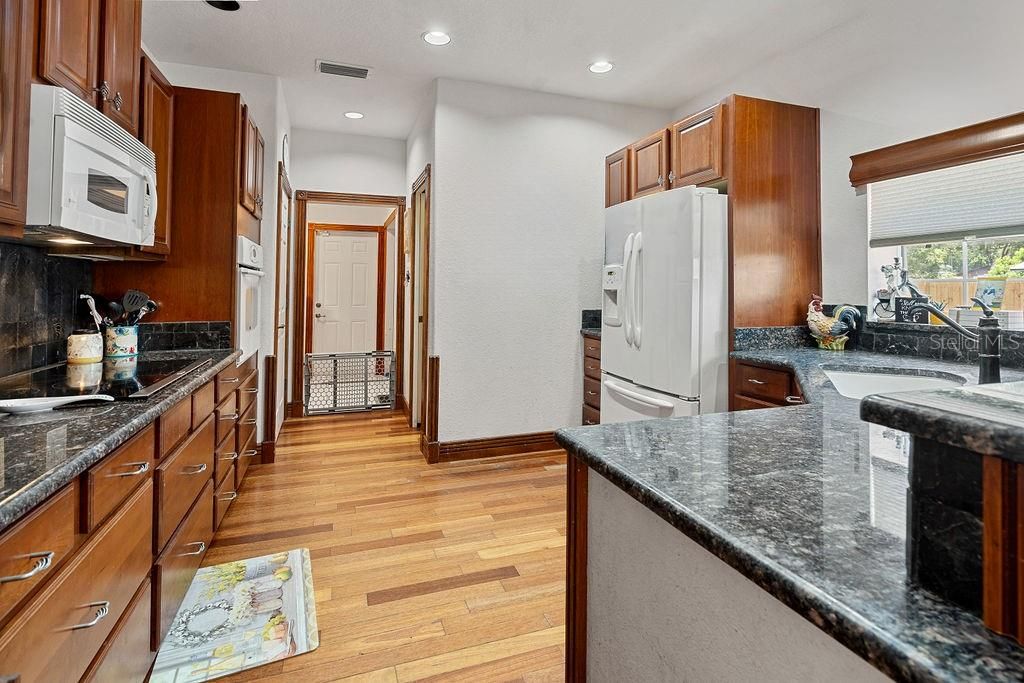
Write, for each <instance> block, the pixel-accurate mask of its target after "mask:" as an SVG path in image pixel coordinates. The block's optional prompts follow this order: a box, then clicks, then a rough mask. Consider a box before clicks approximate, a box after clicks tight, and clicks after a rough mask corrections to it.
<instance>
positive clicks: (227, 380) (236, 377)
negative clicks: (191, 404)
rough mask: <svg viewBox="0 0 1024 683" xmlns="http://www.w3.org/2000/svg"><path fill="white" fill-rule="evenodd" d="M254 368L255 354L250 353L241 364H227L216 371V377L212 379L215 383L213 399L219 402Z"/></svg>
mask: <svg viewBox="0 0 1024 683" xmlns="http://www.w3.org/2000/svg"><path fill="white" fill-rule="evenodd" d="M255 370H256V356H255V355H252V356H250V357H249V358H248V359H247V360H245V361H243V362H242V364H241V365H229V366H228V367H226V368H224V369H223V370H221V371H220V372H218V373H217V379H216V380H214V382H215V385H216V391H215V393H214V400H216V401H217V403H220V402H221V401H223V400H224V399H225V398H227V396H228V394H230V393H231V392H233V391H234V390H235V389H237V388H238V385H239V384H241V383H242V380H243V379H245V378H246V377H248V376H249V375H250V374H252V372H253V371H255Z"/></svg>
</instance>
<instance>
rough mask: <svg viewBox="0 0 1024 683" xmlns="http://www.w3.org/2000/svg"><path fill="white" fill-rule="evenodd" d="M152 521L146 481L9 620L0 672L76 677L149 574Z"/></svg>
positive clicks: (26, 682) (1, 639)
mask: <svg viewBox="0 0 1024 683" xmlns="http://www.w3.org/2000/svg"><path fill="white" fill-rule="evenodd" d="M152 525H153V486H152V484H151V483H150V482H146V483H145V484H144V485H142V486H141V487H139V490H138V491H136V492H135V493H134V494H133V495H132V496H131V497H130V498H129V499H128V500H127V501H126V502H125V504H124V506H123V507H122V508H121V509H120V510H119V511H118V512H117V513H116V514H115V515H114V516H113V517H112V518H111V519H110V520H108V521H107V522H105V523H104V524H103V526H102V527H101V528H100V529H99V530H98V531H97V532H96V533H95V534H93V535H92V536H91V537H90V538H89V540H88V541H87V542H86V544H85V546H84V547H83V548H82V549H81V551H80V552H78V553H77V554H76V555H75V556H74V557H73V558H72V559H71V560H70V561H69V562H68V563H67V565H66V566H64V567H63V568H62V570H61V571H60V572H59V574H58V575H57V576H55V577H54V578H53V579H52V580H51V581H50V582H49V583H48V584H47V585H46V586H45V587H44V588H43V590H42V591H40V593H39V594H38V595H36V596H35V597H34V598H33V600H32V601H31V602H30V603H29V604H28V606H27V607H26V608H25V609H24V610H22V611H21V612H20V613H19V614H18V615H17V616H16V617H15V618H14V619H13V620H12V621H11V623H10V624H9V625H8V627H7V629H5V631H4V632H3V635H2V636H0V674H3V675H11V676H20V680H21V683H33V682H34V681H77V680H78V679H79V678H80V677H81V676H82V674H83V673H85V670H86V669H87V668H88V666H89V663H90V662H92V660H93V658H94V657H95V656H96V653H97V652H99V650H100V648H101V647H102V646H103V644H104V641H106V639H107V637H108V636H109V635H110V633H111V632H112V631H113V629H114V624H115V623H116V622H117V620H118V619H119V618H120V617H121V615H122V614H123V613H124V612H125V609H126V608H127V607H128V605H129V603H130V602H131V600H132V598H133V596H134V595H135V593H136V591H137V589H138V587H139V585H140V584H141V583H142V582H143V581H144V580H145V578H146V576H147V575H148V574H149V571H150V568H151V567H152V563H153V554H152V534H153V531H152V529H153V526H152Z"/></svg>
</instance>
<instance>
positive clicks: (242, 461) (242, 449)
mask: <svg viewBox="0 0 1024 683" xmlns="http://www.w3.org/2000/svg"><path fill="white" fill-rule="evenodd" d="M259 454H260V451H259V449H258V448H256V432H252V434H251V435H250V436H249V440H248V441H247V442H246V443H244V444H239V448H238V462H237V463H236V464H235V490H236V491H240V490H241V489H242V480H243V479H245V475H246V474H247V473H248V471H249V465H251V464H252V461H253V460H254V459H255V458H256V456H258V455H259Z"/></svg>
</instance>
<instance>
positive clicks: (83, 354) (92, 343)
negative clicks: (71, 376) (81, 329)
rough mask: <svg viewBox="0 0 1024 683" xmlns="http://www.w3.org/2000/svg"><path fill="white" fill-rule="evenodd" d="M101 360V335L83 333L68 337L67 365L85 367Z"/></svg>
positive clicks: (97, 333)
mask: <svg viewBox="0 0 1024 683" xmlns="http://www.w3.org/2000/svg"><path fill="white" fill-rule="evenodd" d="M101 360H103V335H101V334H100V333H99V332H85V333H78V332H76V333H75V334H73V335H71V336H70V337H68V365H87V364H89V363H99V362H100V361H101Z"/></svg>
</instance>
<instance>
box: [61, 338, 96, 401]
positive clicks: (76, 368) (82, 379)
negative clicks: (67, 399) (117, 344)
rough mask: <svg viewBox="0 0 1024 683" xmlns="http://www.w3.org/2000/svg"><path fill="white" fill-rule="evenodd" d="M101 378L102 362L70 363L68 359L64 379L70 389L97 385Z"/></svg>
mask: <svg viewBox="0 0 1024 683" xmlns="http://www.w3.org/2000/svg"><path fill="white" fill-rule="evenodd" d="M96 336H97V337H98V336H99V335H96ZM102 379H103V363H72V362H71V361H70V360H69V361H68V371H67V376H66V379H65V380H64V381H65V382H66V383H67V385H68V386H69V387H71V388H72V389H79V390H84V389H92V388H93V387H98V386H99V385H100V381H101V380H102Z"/></svg>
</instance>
